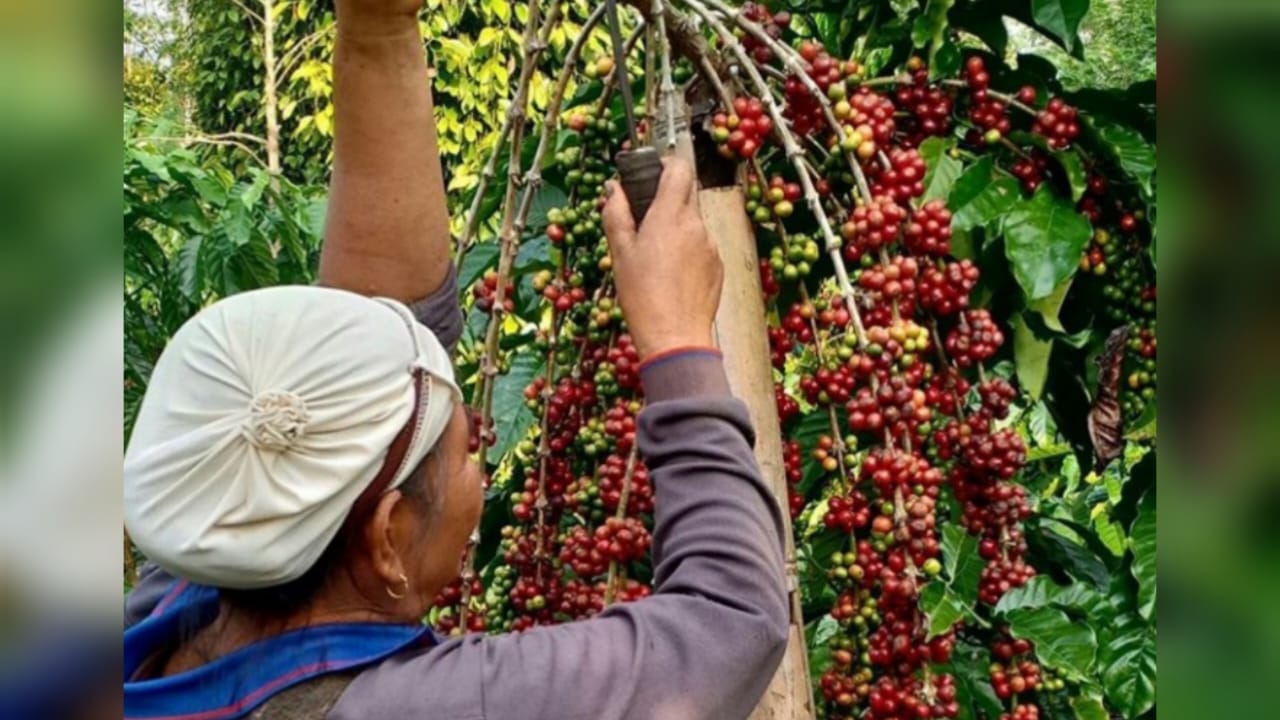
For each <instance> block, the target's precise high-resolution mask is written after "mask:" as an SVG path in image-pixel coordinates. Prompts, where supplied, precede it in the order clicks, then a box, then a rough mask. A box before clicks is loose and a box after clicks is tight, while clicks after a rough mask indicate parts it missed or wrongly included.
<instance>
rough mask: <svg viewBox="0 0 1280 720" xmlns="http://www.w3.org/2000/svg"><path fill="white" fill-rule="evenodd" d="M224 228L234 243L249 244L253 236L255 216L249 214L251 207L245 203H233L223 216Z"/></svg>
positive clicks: (238, 244)
mask: <svg viewBox="0 0 1280 720" xmlns="http://www.w3.org/2000/svg"><path fill="white" fill-rule="evenodd" d="M222 228H223V230H224V231H225V232H226V234H227V239H228V240H230V241H231V244H232V245H235V246H236V247H244V246H245V245H248V244H249V240H250V239H251V238H252V236H253V218H252V217H250V216H249V209H248V208H246V207H245V206H243V205H239V204H236V203H231V204H230V205H229V206H227V211H226V213H225V214H224V215H223V217H222Z"/></svg>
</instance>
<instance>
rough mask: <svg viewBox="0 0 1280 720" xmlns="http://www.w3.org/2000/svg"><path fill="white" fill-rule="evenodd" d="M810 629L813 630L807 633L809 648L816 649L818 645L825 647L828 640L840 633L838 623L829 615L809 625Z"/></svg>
mask: <svg viewBox="0 0 1280 720" xmlns="http://www.w3.org/2000/svg"><path fill="white" fill-rule="evenodd" d="M810 627H812V628H813V629H812V631H810V632H808V633H807V634H808V635H809V647H811V648H816V647H818V646H820V645H825V644H826V643H827V641H828V640H830V639H831V638H833V637H835V635H836V633H838V632H840V621H838V620H836V619H835V618H833V617H831V616H830V615H823V616H822V618H821V619H819V620H818V621H817V622H815V623H810Z"/></svg>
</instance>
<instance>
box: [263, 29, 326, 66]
mask: <svg viewBox="0 0 1280 720" xmlns="http://www.w3.org/2000/svg"><path fill="white" fill-rule="evenodd" d="M335 27H336V26H335V25H328V26H326V27H323V28H321V29H319V30H317V31H315V32H313V33H311V34H310V35H308V36H306V37H305V38H303V39H301V40H299V41H298V42H297V43H296V44H295V45H294V46H293V47H291V48H289V51H288V52H286V53H285V54H284V55H283V56H281V57H280V60H279V62H277V63H276V68H278V70H277V71H276V72H277V77H279V78H285V77H288V76H289V75H291V74H293V69H292V68H291V67H290V66H291V65H293V63H294V62H295V61H299V60H301V59H302V56H303V55H304V54H305V53H306V51H307V50H309V49H310V48H311V46H312V45H315V44H316V43H317V42H319V41H320V40H322V39H324V38H325V37H326V36H327V35H329V34H330V33H332V32H333V29H334V28H335Z"/></svg>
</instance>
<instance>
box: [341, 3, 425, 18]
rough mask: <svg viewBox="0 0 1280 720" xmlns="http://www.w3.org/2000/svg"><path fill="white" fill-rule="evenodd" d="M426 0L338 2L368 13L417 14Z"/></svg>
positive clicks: (356, 10) (351, 8)
mask: <svg viewBox="0 0 1280 720" xmlns="http://www.w3.org/2000/svg"><path fill="white" fill-rule="evenodd" d="M424 1H425V0H338V4H339V5H341V6H343V7H346V8H349V9H350V10H353V11H355V12H359V13H364V14H366V15H417V14H418V11H419V10H421V9H422V6H423V4H424Z"/></svg>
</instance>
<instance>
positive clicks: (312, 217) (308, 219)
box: [303, 198, 329, 239]
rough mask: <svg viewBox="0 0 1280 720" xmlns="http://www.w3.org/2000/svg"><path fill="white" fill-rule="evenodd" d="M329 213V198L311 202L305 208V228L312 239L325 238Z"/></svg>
mask: <svg viewBox="0 0 1280 720" xmlns="http://www.w3.org/2000/svg"><path fill="white" fill-rule="evenodd" d="M328 212H329V200H328V198H318V199H315V200H311V201H309V202H308V203H307V204H306V206H305V207H304V208H303V227H304V228H305V229H306V231H307V234H308V235H310V236H311V237H312V238H315V239H319V238H323V237H324V220H325V215H327V214H328Z"/></svg>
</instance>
